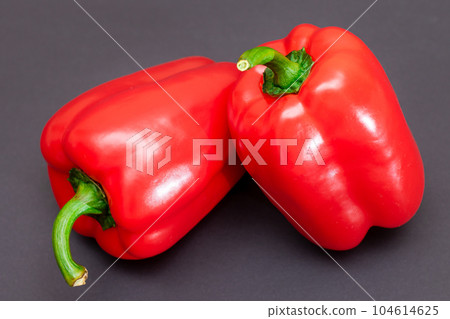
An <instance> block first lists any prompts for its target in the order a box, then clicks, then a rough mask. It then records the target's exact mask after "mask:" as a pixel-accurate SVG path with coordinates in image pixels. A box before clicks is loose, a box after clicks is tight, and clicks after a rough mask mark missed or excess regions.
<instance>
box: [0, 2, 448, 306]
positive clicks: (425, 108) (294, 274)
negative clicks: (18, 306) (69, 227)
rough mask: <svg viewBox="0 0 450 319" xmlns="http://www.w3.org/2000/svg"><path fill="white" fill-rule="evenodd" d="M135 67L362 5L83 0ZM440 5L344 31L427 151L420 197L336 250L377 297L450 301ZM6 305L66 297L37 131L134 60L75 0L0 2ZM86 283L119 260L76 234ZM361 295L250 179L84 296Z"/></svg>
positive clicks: (217, 51)
mask: <svg viewBox="0 0 450 319" xmlns="http://www.w3.org/2000/svg"><path fill="white" fill-rule="evenodd" d="M80 3H81V4H82V5H83V6H85V8H86V9H87V10H88V11H89V12H90V13H91V14H92V15H93V16H94V17H95V18H96V19H97V20H98V21H99V22H100V23H101V24H102V25H103V26H104V27H105V28H106V29H107V30H108V31H109V32H110V33H111V34H112V35H113V36H114V37H115V38H116V39H117V40H118V41H119V43H121V44H122V45H123V46H124V47H125V48H126V49H127V50H128V51H129V52H130V53H131V54H132V55H133V56H134V57H135V58H136V59H137V60H138V61H139V62H140V63H141V64H142V65H143V66H145V67H148V66H152V65H156V64H159V63H162V62H165V61H169V60H172V59H176V58H181V57H183V56H189V55H205V56H208V57H211V58H213V59H215V60H218V61H221V60H228V61H235V60H236V58H237V57H238V56H239V55H240V54H241V53H242V52H243V51H244V50H245V49H248V48H251V47H254V46H256V45H258V44H260V43H263V42H266V41H268V40H271V39H276V38H280V37H284V36H285V35H286V34H287V33H288V32H289V30H290V29H291V28H292V27H294V26H295V25H297V24H300V23H305V22H308V23H313V24H316V25H318V26H322V27H323V26H329V25H334V26H340V27H343V28H346V27H348V26H349V25H350V24H351V23H352V22H353V21H354V20H355V19H356V18H357V17H358V16H359V15H360V14H361V13H362V12H363V11H364V10H365V9H366V8H367V7H368V6H369V5H370V3H371V1H361V0H354V1H335V0H329V1H313V0H309V1H300V0H295V1H274V0H272V1H256V0H255V1H245V0H240V1H106V0H105V1H94V0H91V1H85V0H83V1H80ZM449 10H450V5H449V2H448V1H445V0H442V1H438V0H432V1H425V0H422V1H411V0H408V1H407V0H402V1H400V0H396V1H393V0H389V1H388V0H380V1H378V3H377V4H375V6H374V7H373V8H372V9H371V10H370V11H369V12H368V13H367V14H366V15H365V16H364V17H363V18H362V19H361V20H360V21H359V22H358V23H357V24H356V25H355V26H354V27H353V28H352V30H351V31H352V32H354V33H355V34H356V35H358V36H359V37H361V38H362V39H363V40H364V41H365V43H367V45H368V46H369V47H370V48H371V49H372V50H373V52H374V53H375V54H376V56H377V57H378V59H379V60H380V62H381V64H382V65H383V67H384V68H385V70H386V72H387V74H388V76H389V78H390V80H391V82H392V85H393V86H394V89H395V90H396V92H397V95H398V98H399V100H400V103H401V105H402V108H403V112H404V114H405V117H406V119H407V121H408V123H409V126H410V128H411V130H412V132H413V134H414V136H415V138H416V141H417V143H418V145H419V148H420V150H421V153H422V156H423V160H424V164H425V172H426V188H425V195H424V198H423V202H422V206H421V207H420V209H419V212H418V213H417V215H416V217H414V219H413V220H412V221H410V222H409V223H408V224H407V225H406V226H404V227H401V228H399V229H394V230H385V229H373V230H371V231H370V232H369V234H368V235H367V237H366V239H365V240H364V241H363V243H362V244H361V245H360V246H358V247H357V248H356V249H353V250H351V251H347V252H330V253H331V254H332V255H333V256H334V258H336V260H337V261H338V262H339V263H340V264H341V265H342V266H343V267H344V268H345V269H346V270H347V271H348V272H349V273H350V274H351V275H352V276H353V277H355V278H356V280H358V281H359V282H360V283H361V285H362V286H363V287H365V289H367V291H368V292H369V293H370V294H372V295H373V297H374V298H375V299H377V300H407V299H413V300H414V299H420V300H430V299H437V300H449V299H450V289H449V275H450V267H449V262H450V250H449V246H450V236H449V221H450V215H449V210H448V207H449V204H450V187H449V186H450V183H449V182H448V180H449V177H450V176H449V168H448V165H449V163H450V161H449V159H450V158H449V147H448V145H449V143H450V141H449V128H448V120H449V117H450V116H449V115H450V111H449V105H450V101H449V94H448V92H449V88H448V78H449V75H448V74H449V67H448V66H449V62H448V61H449V55H450V54H449V53H450V52H449V47H448V40H449V36H448V34H449V31H450V28H449V26H450V25H449V19H448V12H449ZM0 15H1V20H0V34H1V51H0V55H1V60H0V61H1V62H0V63H1V73H0V77H1V88H0V90H1V125H0V128H1V135H0V140H1V150H2V157H1V185H2V186H1V187H2V190H1V192H0V199H1V207H2V208H1V215H0V236H1V237H0V238H1V240H0V255H1V258H2V259H1V263H0V267H1V268H0V299H6V300H14V299H19V300H36V299H37V300H74V299H76V298H77V297H78V296H79V295H80V294H81V293H82V292H83V291H84V289H86V287H88V286H84V287H81V288H69V287H68V286H66V284H65V283H64V281H63V279H62V277H61V275H60V273H59V270H58V268H57V266H56V263H55V261H54V259H53V253H52V245H51V238H50V237H51V228H52V223H53V220H54V218H55V216H56V213H57V211H58V207H57V205H56V203H55V200H54V198H53V194H52V192H51V189H50V185H49V182H48V177H47V173H46V163H45V162H44V160H43V158H42V156H41V154H40V149H39V138H40V134H41V131H42V128H43V127H44V125H45V123H46V121H47V120H48V119H49V118H50V117H51V115H52V114H53V113H54V112H55V111H56V110H57V109H58V108H60V107H61V106H62V105H64V104H65V103H66V102H68V101H69V100H71V99H72V98H74V97H76V96H77V95H79V94H81V93H82V92H84V91H86V90H88V89H90V88H92V87H94V86H96V85H98V84H100V83H103V82H106V81H108V80H111V79H113V78H117V77H119V76H122V75H125V74H129V73H132V72H135V71H137V70H138V68H137V66H136V65H135V64H134V63H133V62H132V61H131V60H130V58H129V57H127V56H126V55H125V54H124V53H123V52H122V51H121V50H120V49H119V48H118V47H117V45H116V44H114V43H113V42H112V41H111V39H109V38H108V37H107V36H106V35H105V33H103V32H102V31H101V30H100V29H99V28H98V27H97V26H96V25H95V24H94V23H93V22H92V21H91V20H90V19H89V18H88V17H87V16H86V14H84V13H83V12H82V11H81V10H80V8H79V7H77V6H76V4H75V3H74V2H72V1H69V0H64V1H63V0H55V1H31V0H29V1H20V0H14V1H12V0H9V1H5V0H3V1H1V4H0ZM71 244H72V252H73V255H74V258H75V259H76V260H77V261H79V262H81V263H82V264H84V265H86V266H87V268H88V269H89V276H90V279H89V282H88V284H89V283H92V282H93V281H94V280H95V279H96V278H97V277H98V276H99V275H100V274H101V273H102V272H103V271H104V270H105V269H106V268H107V267H108V266H109V265H110V264H111V263H112V262H113V261H114V258H113V257H111V256H109V255H108V254H106V253H104V252H103V251H102V250H101V249H100V248H99V247H98V246H97V244H96V243H95V241H94V240H93V239H90V238H84V237H82V236H79V235H78V234H73V235H72V240H71ZM341 299H342V300H368V297H367V295H365V294H364V293H363V292H362V291H361V290H360V289H359V288H358V287H357V286H356V285H355V284H354V283H353V282H352V281H351V280H350V279H349V278H348V277H347V275H346V274H345V273H344V272H343V271H342V270H341V269H339V267H337V265H336V264H334V263H333V262H332V261H331V260H330V259H329V257H328V256H326V255H325V254H324V253H323V251H321V250H320V249H319V248H317V247H315V246H314V245H312V244H310V243H309V242H308V241H307V240H305V239H304V238H303V237H302V236H301V235H299V234H298V233H297V232H296V231H295V230H294V228H293V227H292V226H291V225H290V224H289V223H288V222H287V221H286V220H285V219H284V217H282V215H281V214H280V213H279V212H278V211H277V210H276V209H275V208H274V207H273V206H272V205H271V204H270V203H269V201H268V200H267V199H266V198H265V196H264V195H263V194H262V192H261V191H260V190H259V189H258V187H257V186H256V185H255V184H254V183H253V181H252V180H251V179H250V178H249V176H248V175H246V176H245V177H244V178H243V179H242V180H241V181H240V182H239V184H238V185H237V186H236V187H235V188H234V189H233V190H232V191H231V192H230V193H229V194H228V195H227V196H226V198H225V199H224V200H223V201H222V202H221V203H220V204H219V205H217V207H216V208H215V209H214V210H213V211H212V212H211V213H210V215H208V216H207V217H206V218H205V219H204V220H203V221H202V222H201V223H200V224H199V225H198V226H197V227H196V228H195V229H194V230H193V231H191V232H190V233H189V234H188V235H187V236H186V237H185V238H184V239H183V240H182V241H181V242H179V243H178V244H177V245H176V246H175V247H173V248H172V249H170V250H169V251H167V252H166V253H164V254H162V255H159V256H157V257H154V258H151V259H147V260H142V261H119V262H117V263H116V264H115V265H114V266H113V267H112V268H111V270H110V271H109V272H107V273H106V275H105V276H104V277H103V278H101V279H100V280H99V281H98V282H97V284H96V285H94V286H93V287H92V288H91V289H90V290H89V291H88V292H87V293H86V294H85V295H84V296H83V298H82V300H341Z"/></svg>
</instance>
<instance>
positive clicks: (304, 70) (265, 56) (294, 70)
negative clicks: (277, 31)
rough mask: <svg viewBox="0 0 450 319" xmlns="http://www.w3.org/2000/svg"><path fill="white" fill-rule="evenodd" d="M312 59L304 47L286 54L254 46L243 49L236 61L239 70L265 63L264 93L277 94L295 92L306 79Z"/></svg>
mask: <svg viewBox="0 0 450 319" xmlns="http://www.w3.org/2000/svg"><path fill="white" fill-rule="evenodd" d="M312 64H313V61H312V58H311V56H310V55H309V54H307V53H306V51H305V49H304V48H303V49H301V50H298V51H292V52H290V53H289V54H288V55H287V56H284V55H282V54H281V53H280V52H278V51H276V50H274V49H272V48H269V47H256V48H253V49H250V50H247V51H245V52H244V53H243V54H242V55H241V56H240V58H239V61H238V62H237V68H238V70H240V71H246V70H249V69H251V68H253V67H254V66H256V65H265V66H267V68H268V69H270V71H271V72H269V73H268V70H267V69H266V71H265V74H264V75H265V77H264V82H265V83H266V84H265V86H266V87H263V91H264V93H267V94H269V95H273V96H278V95H282V94H286V93H297V92H298V91H299V89H300V86H301V84H302V83H303V81H304V80H305V79H306V77H307V76H308V74H309V71H310V69H311V67H312Z"/></svg>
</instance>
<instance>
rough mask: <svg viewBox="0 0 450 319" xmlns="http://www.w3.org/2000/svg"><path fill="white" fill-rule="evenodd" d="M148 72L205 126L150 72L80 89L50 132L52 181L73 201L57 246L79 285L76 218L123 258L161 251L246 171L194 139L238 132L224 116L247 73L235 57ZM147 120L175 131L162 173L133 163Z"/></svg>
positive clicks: (56, 235)
mask: <svg viewBox="0 0 450 319" xmlns="http://www.w3.org/2000/svg"><path fill="white" fill-rule="evenodd" d="M146 71H147V73H148V74H150V75H151V76H152V77H153V78H154V79H155V80H157V81H158V83H160V84H161V86H162V87H163V88H164V90H165V91H166V92H168V93H169V94H170V95H171V96H172V97H173V98H174V99H175V100H176V101H177V102H178V103H179V104H180V105H181V106H182V107H183V108H184V109H185V110H186V112H187V113H189V115H191V116H192V117H193V118H194V119H195V121H197V122H198V124H199V125H197V124H196V123H195V121H194V120H193V119H191V118H190V117H189V115H188V114H186V113H185V112H184V111H183V110H182V109H181V108H180V107H179V106H178V105H177V104H176V103H175V102H174V101H173V100H172V99H171V98H170V97H169V96H168V94H166V92H164V91H163V90H162V89H161V88H160V87H159V86H158V85H157V84H156V83H155V82H154V81H153V80H152V79H151V78H150V77H149V76H148V74H146V73H145V72H144V71H140V72H137V73H134V74H131V75H128V76H125V77H122V78H119V79H116V80H113V81H110V82H107V83H105V84H103V85H100V86H98V87H96V88H94V89H91V90H90V91H87V92H86V93H84V94H82V95H80V96H79V97H77V98H76V99H74V100H73V101H71V102H69V103H68V104H66V105H65V106H64V107H63V108H61V109H60V110H59V111H57V112H56V114H55V115H54V116H53V117H52V118H51V119H50V121H49V122H48V123H47V125H46V126H45V128H44V131H43V133H42V137H41V150H42V154H43V155H44V157H45V159H46V161H47V162H48V173H49V177H50V182H51V186H52V189H53V192H54V195H55V198H56V200H57V202H58V204H59V206H60V207H63V209H62V211H61V212H60V216H58V218H57V221H56V222H55V226H54V232H53V244H54V249H55V255H56V258H57V261H58V265H59V266H60V268H61V271H62V272H63V275H64V276H65V279H66V281H67V282H68V283H69V284H70V285H82V284H84V281H85V279H86V277H87V271H86V269H85V268H84V267H83V266H80V265H78V264H76V263H74V262H73V260H72V259H71V255H70V251H69V250H68V236H69V235H68V232H70V228H71V225H70V221H68V220H69V219H72V222H73V220H75V219H76V221H75V223H74V225H73V229H75V231H77V232H78V233H80V234H82V235H84V236H90V237H94V238H95V239H96V240H97V242H98V244H99V245H100V246H101V248H103V249H104V250H105V251H106V252H108V253H109V254H111V255H113V256H115V257H120V258H124V259H142V258H147V257H151V256H154V255H156V254H159V253H162V252H163V251H165V250H167V249H168V248H170V247H171V246H172V245H174V244H175V243H176V242H177V241H179V240H180V239H181V238H182V237H183V236H184V235H185V234H186V233H187V232H188V231H189V230H191V229H192V228H193V227H194V226H195V225H196V224H197V223H198V222H199V221H200V220H201V219H202V218H203V217H204V216H205V215H206V214H207V213H208V212H209V211H210V210H211V209H212V208H213V207H214V206H215V205H216V204H217V203H218V202H219V201H220V200H221V199H222V198H223V197H224V196H225V194H226V193H227V192H228V191H229V190H230V188H231V187H232V186H233V185H234V184H235V183H236V182H237V181H238V179H239V178H240V177H241V176H242V174H243V169H242V168H241V167H239V166H229V165H227V163H226V161H203V160H202V162H201V165H193V146H192V145H193V142H192V140H193V139H199V138H203V139H206V138H215V139H227V138H228V137H229V131H228V127H227V123H226V120H224V119H225V118H226V114H227V111H226V107H227V98H228V96H229V93H230V90H231V86H232V85H233V84H234V82H235V80H236V78H237V76H238V74H239V71H238V70H236V68H235V65H234V64H232V63H224V62H223V63H215V62H214V61H212V60H210V59H207V58H203V57H190V58H184V59H180V60H177V61H173V62H169V63H165V64H162V65H159V66H155V67H152V68H149V69H147V70H146ZM145 129H149V130H151V131H152V132H153V133H154V132H158V133H160V134H161V138H162V137H164V136H169V137H170V138H171V139H170V141H169V142H168V143H167V144H166V146H167V145H170V147H171V160H170V161H169V162H167V163H166V164H165V165H164V166H163V167H161V168H160V169H156V162H157V161H158V160H161V159H164V158H165V155H167V154H166V153H165V152H166V149H167V148H164V147H160V148H158V149H157V150H156V151H154V153H153V157H154V159H155V170H154V172H153V175H150V174H147V173H146V170H143V171H139V170H137V169H136V167H129V165H128V166H127V163H126V158H127V154H126V144H127V141H129V139H130V138H132V137H133V136H136V134H138V133H140V132H142V131H143V130H145ZM148 136H149V135H146V136H145V137H148ZM141 140H142V139H141ZM155 141H156V140H155ZM141 145H142V144H141ZM135 147H137V146H136V145H135ZM201 150H202V152H206V153H207V152H211V149H210V148H209V149H208V147H204V148H202V149H201ZM134 155H135V156H137V155H136V154H134ZM224 158H227V155H226V150H225V155H224ZM69 175H70V182H69V181H68V179H69ZM71 183H72V185H71ZM77 189H78V192H77V195H76V196H75V197H74V194H75V193H74V191H77ZM65 205H66V206H65ZM67 207H68V208H67ZM83 210H84V212H83ZM63 211H64V213H63ZM66 211H69V212H66ZM75 211H78V213H80V214H79V216H78V215H77V212H75ZM87 214H88V215H87ZM66 215H67V216H66ZM92 217H100V219H98V220H96V219H94V218H92ZM101 218H103V219H101ZM99 221H100V222H99ZM150 226H151V228H150V229H149V230H148V231H147V232H146V233H145V234H144V235H143V236H142V237H140V236H141V235H142V233H143V232H144V231H145V230H146V229H148V228H149V227H150ZM102 227H103V228H105V230H103V229H102ZM62 233H64V234H62ZM61 247H63V248H61Z"/></svg>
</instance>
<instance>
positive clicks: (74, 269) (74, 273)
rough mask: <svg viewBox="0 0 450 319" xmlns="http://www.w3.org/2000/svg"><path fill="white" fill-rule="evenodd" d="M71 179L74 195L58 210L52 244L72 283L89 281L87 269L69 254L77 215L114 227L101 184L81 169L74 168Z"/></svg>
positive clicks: (80, 283)
mask: <svg viewBox="0 0 450 319" xmlns="http://www.w3.org/2000/svg"><path fill="white" fill-rule="evenodd" d="M69 181H70V183H71V184H72V187H73V188H74V190H75V192H76V193H75V196H74V197H73V198H72V199H71V200H69V201H68V202H67V203H66V204H65V205H64V207H63V208H62V209H61V211H60V212H59V214H58V216H57V217H56V220H55V223H54V224H53V233H52V243H53V251H54V254H55V258H56V262H57V264H58V267H59V269H60V270H61V273H62V275H63V277H64V279H65V280H66V282H67V283H68V284H69V285H70V286H72V287H75V286H81V285H84V284H85V283H86V279H87V275H88V271H87V269H86V268H85V267H84V266H81V265H79V264H77V263H76V262H74V261H73V259H72V254H71V253H70V242H69V240H70V232H71V230H72V227H73V224H74V223H75V221H76V220H77V218H78V217H80V216H82V215H88V216H91V217H94V218H96V219H97V221H99V223H100V224H101V226H102V228H103V229H107V228H109V227H113V226H115V224H114V220H113V219H112V217H111V215H110V213H109V208H108V203H107V199H106V196H105V194H104V192H103V190H102V189H101V187H100V186H99V185H98V184H96V183H95V182H94V181H93V180H91V179H90V178H89V177H88V176H87V175H86V174H84V173H83V172H82V171H81V170H78V169H72V170H71V171H70V177H69Z"/></svg>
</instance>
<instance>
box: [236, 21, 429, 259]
mask: <svg viewBox="0 0 450 319" xmlns="http://www.w3.org/2000/svg"><path fill="white" fill-rule="evenodd" d="M343 33H344V30H343V29H340V28H336V27H327V28H318V27H316V26H313V25H309V24H303V25H299V26H297V27H296V28H294V29H293V30H292V31H291V32H290V34H289V35H288V36H287V37H286V38H284V39H280V40H276V41H272V42H269V43H266V44H263V45H262V46H261V47H257V48H254V49H251V50H248V51H246V52H245V53H244V54H243V55H242V56H241V57H240V60H239V62H238V68H239V69H240V70H241V71H245V70H249V69H251V70H249V71H246V72H244V73H243V74H242V75H241V77H240V78H239V80H238V81H237V84H236V87H235V89H234V91H233V93H232V96H231V100H230V105H229V126H230V130H231V135H232V137H233V138H235V139H237V152H238V155H239V157H240V158H241V160H244V159H246V158H247V156H249V155H251V153H250V152H249V149H248V145H249V143H248V141H247V143H244V142H243V140H245V139H248V140H249V142H250V143H251V144H252V145H256V144H257V143H258V141H260V144H258V145H257V146H258V147H260V148H259V149H257V148H256V149H257V150H258V154H259V156H260V157H261V158H262V159H263V160H264V162H263V163H262V162H261V161H259V163H258V162H257V161H255V160H251V161H250V162H249V163H248V165H247V166H246V169H247V171H248V172H249V173H250V174H251V175H252V176H253V177H254V179H255V180H256V182H257V183H258V185H259V186H260V187H261V188H262V189H263V191H264V192H265V193H266V194H267V196H268V197H269V199H270V200H271V201H272V203H273V204H274V205H275V206H276V207H277V208H278V209H279V210H280V211H281V212H282V213H283V214H284V215H285V217H286V218H287V219H288V220H289V221H290V222H291V224H292V225H293V226H294V227H295V228H296V229H297V230H298V231H299V232H300V233H302V234H303V235H304V236H306V238H308V239H309V240H310V241H312V242H314V243H316V244H318V245H320V246H322V247H324V248H329V249H335V250H345V249H350V248H352V247H355V246H357V245H358V244H359V243H360V242H361V240H362V239H363V237H364V236H365V234H366V233H367V231H368V229H369V228H370V227H372V226H381V227H389V228H390V227H397V226H400V225H403V224H404V223H406V222H407V221H408V220H409V219H410V218H411V217H412V216H413V215H414V214H415V212H416V211H417V209H418V207H419V205H420V202H421V200H422V195H423V190H424V170H423V164H422V159H421V157H420V153H419V150H418V148H417V145H416V143H415V141H414V138H413V136H412V134H411V132H410V130H409V128H408V125H407V123H406V121H405V119H404V117H403V114H402V111H401V108H400V105H399V103H398V100H397V97H396V95H395V92H394V90H393V88H392V86H391V84H390V83H389V80H388V78H387V76H386V74H385V72H384V70H383V68H382V66H381V65H380V63H379V62H378V60H377V59H376V57H375V56H374V55H373V53H372V52H371V51H370V50H369V49H368V48H367V46H366V45H365V44H364V43H363V42H362V41H361V40H360V39H359V38H357V37H356V36H355V35H353V34H351V33H350V32H346V33H345V34H343ZM288 54H289V55H288ZM258 65H259V66H258ZM262 65H265V66H266V67H267V68H266V67H264V66H262ZM284 92H286V93H285V94H283V93H284ZM277 139H278V140H277ZM264 140H265V141H264ZM261 141H262V142H261ZM269 141H270V142H271V143H269ZM311 143H312V144H311ZM295 145H297V147H296V146H295ZM308 145H309V146H311V147H309V146H308ZM305 146H308V147H305ZM313 146H314V147H313ZM300 147H301V149H300ZM253 151H254V150H253ZM247 161H248V159H247ZM261 163H262V164H266V165H260V164H261Z"/></svg>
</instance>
